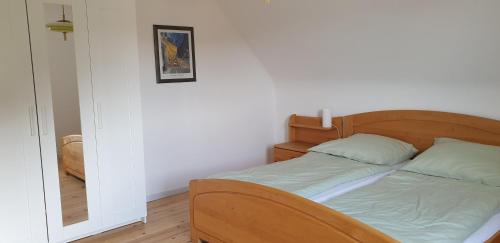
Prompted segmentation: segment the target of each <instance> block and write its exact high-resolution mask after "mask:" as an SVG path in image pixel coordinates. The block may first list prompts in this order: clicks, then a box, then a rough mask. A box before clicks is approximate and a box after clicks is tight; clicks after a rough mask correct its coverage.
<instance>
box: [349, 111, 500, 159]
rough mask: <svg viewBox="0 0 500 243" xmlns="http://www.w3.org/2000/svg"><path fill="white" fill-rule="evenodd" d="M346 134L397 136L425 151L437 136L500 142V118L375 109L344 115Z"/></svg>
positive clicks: (487, 142) (490, 142)
mask: <svg viewBox="0 0 500 243" xmlns="http://www.w3.org/2000/svg"><path fill="white" fill-rule="evenodd" d="M342 129H343V137H349V136H352V135H353V134H356V133H369V134H377V135H383V136H387V137H392V138H397V139H400V140H403V141H406V142H408V143H411V144H413V145H414V146H415V147H416V148H417V149H419V150H420V151H423V150H425V149H427V148H429V147H430V146H432V144H433V142H434V138H436V137H449V138H457V139H462V140H466V141H471V142H477V143H483V144H490V145H497V146H500V121H496V120H492V119H487V118H481V117H475V116H469V115H462V114H455V113H447V112H437V111H412V110H395V111H376V112H368V113H361V114H356V115H351V116H346V117H343V122H342Z"/></svg>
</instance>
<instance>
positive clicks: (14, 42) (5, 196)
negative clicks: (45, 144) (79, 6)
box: [0, 0, 47, 243]
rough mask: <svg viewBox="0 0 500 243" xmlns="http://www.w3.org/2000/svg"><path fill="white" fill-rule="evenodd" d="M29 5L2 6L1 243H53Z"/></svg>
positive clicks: (1, 2) (4, 0)
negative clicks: (45, 191) (48, 226)
mask: <svg viewBox="0 0 500 243" xmlns="http://www.w3.org/2000/svg"><path fill="white" fill-rule="evenodd" d="M26 18H27V17H26V5H25V2H24V1H19V0H0V29H1V30H2V34H1V35H0V196H1V199H0V237H1V239H0V241H1V242H8V243H10V242H26V243H28V242H29V243H31V242H47V232H46V224H45V223H46V222H45V205H44V197H43V181H42V169H41V166H42V165H41V161H40V148H39V144H38V128H37V120H36V107H35V94H34V91H33V72H32V68H31V57H30V46H29V36H28V23H27V21H26Z"/></svg>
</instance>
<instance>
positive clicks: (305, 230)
mask: <svg viewBox="0 0 500 243" xmlns="http://www.w3.org/2000/svg"><path fill="white" fill-rule="evenodd" d="M342 133H343V136H344V137H348V136H351V135H353V134H357V133H370V134H378V135H383V136H388V137H393V138H397V139H400V140H403V141H406V142H409V143H411V144H413V145H415V147H417V148H418V149H419V150H420V151H423V150H425V149H427V148H429V147H430V146H431V145H432V144H433V141H434V138H436V137H451V138H458V139H463V140H467V141H473V142H478V143H483V144H492V145H500V122H499V121H495V120H490V119H486V118H480V117H473V116H467V115H461V114H453V113H444V112H433V111H381V112H371V113H363V114H357V115H352V116H347V117H343V118H342ZM398 173H399V172H398ZM355 192H356V191H355ZM349 194H350V193H348V194H346V195H349ZM340 198H342V196H341V197H340ZM190 219H191V230H192V239H193V242H210V243H213V242H241V243H246V242H249V243H250V242H270V243H271V242H273V243H276V242H397V241H396V240H395V239H394V238H392V237H391V236H390V235H388V234H385V233H383V232H382V231H379V230H377V229H376V228H374V227H372V226H369V225H367V224H365V223H362V222H361V221H358V220H357V219H355V218H353V217H351V216H348V215H347V214H343V213H341V212H339V211H335V210H334V209H332V208H331V207H327V205H321V204H318V203H315V202H313V201H311V200H308V199H305V198H303V197H301V196H298V195H294V194H291V193H288V192H285V191H282V190H278V189H274V188H270V187H266V186H263V185H258V184H254V183H249V182H242V181H233V180H220V179H208V180H194V181H192V182H191V184H190ZM284 222H286V223H284ZM499 241H500V238H499V237H498V234H497V236H493V237H492V238H491V239H490V242H499Z"/></svg>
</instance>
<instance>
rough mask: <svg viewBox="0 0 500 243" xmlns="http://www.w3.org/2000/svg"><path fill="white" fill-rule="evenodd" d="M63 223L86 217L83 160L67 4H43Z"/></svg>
mask: <svg viewBox="0 0 500 243" xmlns="http://www.w3.org/2000/svg"><path fill="white" fill-rule="evenodd" d="M44 11H45V21H46V27H47V29H46V36H47V45H48V46H47V49H48V54H49V55H48V56H49V63H50V80H51V86H52V102H53V109H54V125H55V135H56V139H57V150H58V151H57V154H58V165H59V166H58V168H59V184H60V189H61V191H60V193H61V209H62V217H63V225H64V226H67V225H72V224H76V223H80V222H83V221H87V220H88V207H87V191H86V186H85V169H84V167H85V166H84V165H85V159H84V152H83V139H84V138H83V137H82V129H81V120H80V102H79V93H78V76H77V67H76V58H75V43H74V38H73V33H72V32H73V15H72V8H71V6H70V5H61V4H44Z"/></svg>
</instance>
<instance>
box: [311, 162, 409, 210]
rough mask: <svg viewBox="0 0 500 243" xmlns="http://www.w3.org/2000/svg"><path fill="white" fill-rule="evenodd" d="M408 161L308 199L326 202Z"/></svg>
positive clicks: (382, 175) (385, 174)
mask: <svg viewBox="0 0 500 243" xmlns="http://www.w3.org/2000/svg"><path fill="white" fill-rule="evenodd" d="M409 162H410V161H406V162H403V163H399V164H396V165H394V166H393V169H392V170H391V171H387V172H384V173H380V174H376V175H372V176H369V177H365V178H361V179H359V180H355V181H351V182H347V183H344V184H340V185H337V186H335V187H333V188H331V189H329V190H327V191H324V192H322V193H319V194H316V195H314V196H312V197H309V198H308V199H309V200H311V201H314V202H317V203H322V202H326V201H328V200H330V199H333V198H335V197H338V196H340V195H342V194H345V193H348V192H350V191H354V190H356V189H358V188H361V187H364V186H368V185H370V184H373V183H375V182H377V181H378V180H380V179H382V178H384V177H386V176H388V175H390V174H392V173H394V172H396V171H397V170H399V169H401V168H402V167H403V166H405V165H406V164H408V163H409Z"/></svg>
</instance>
